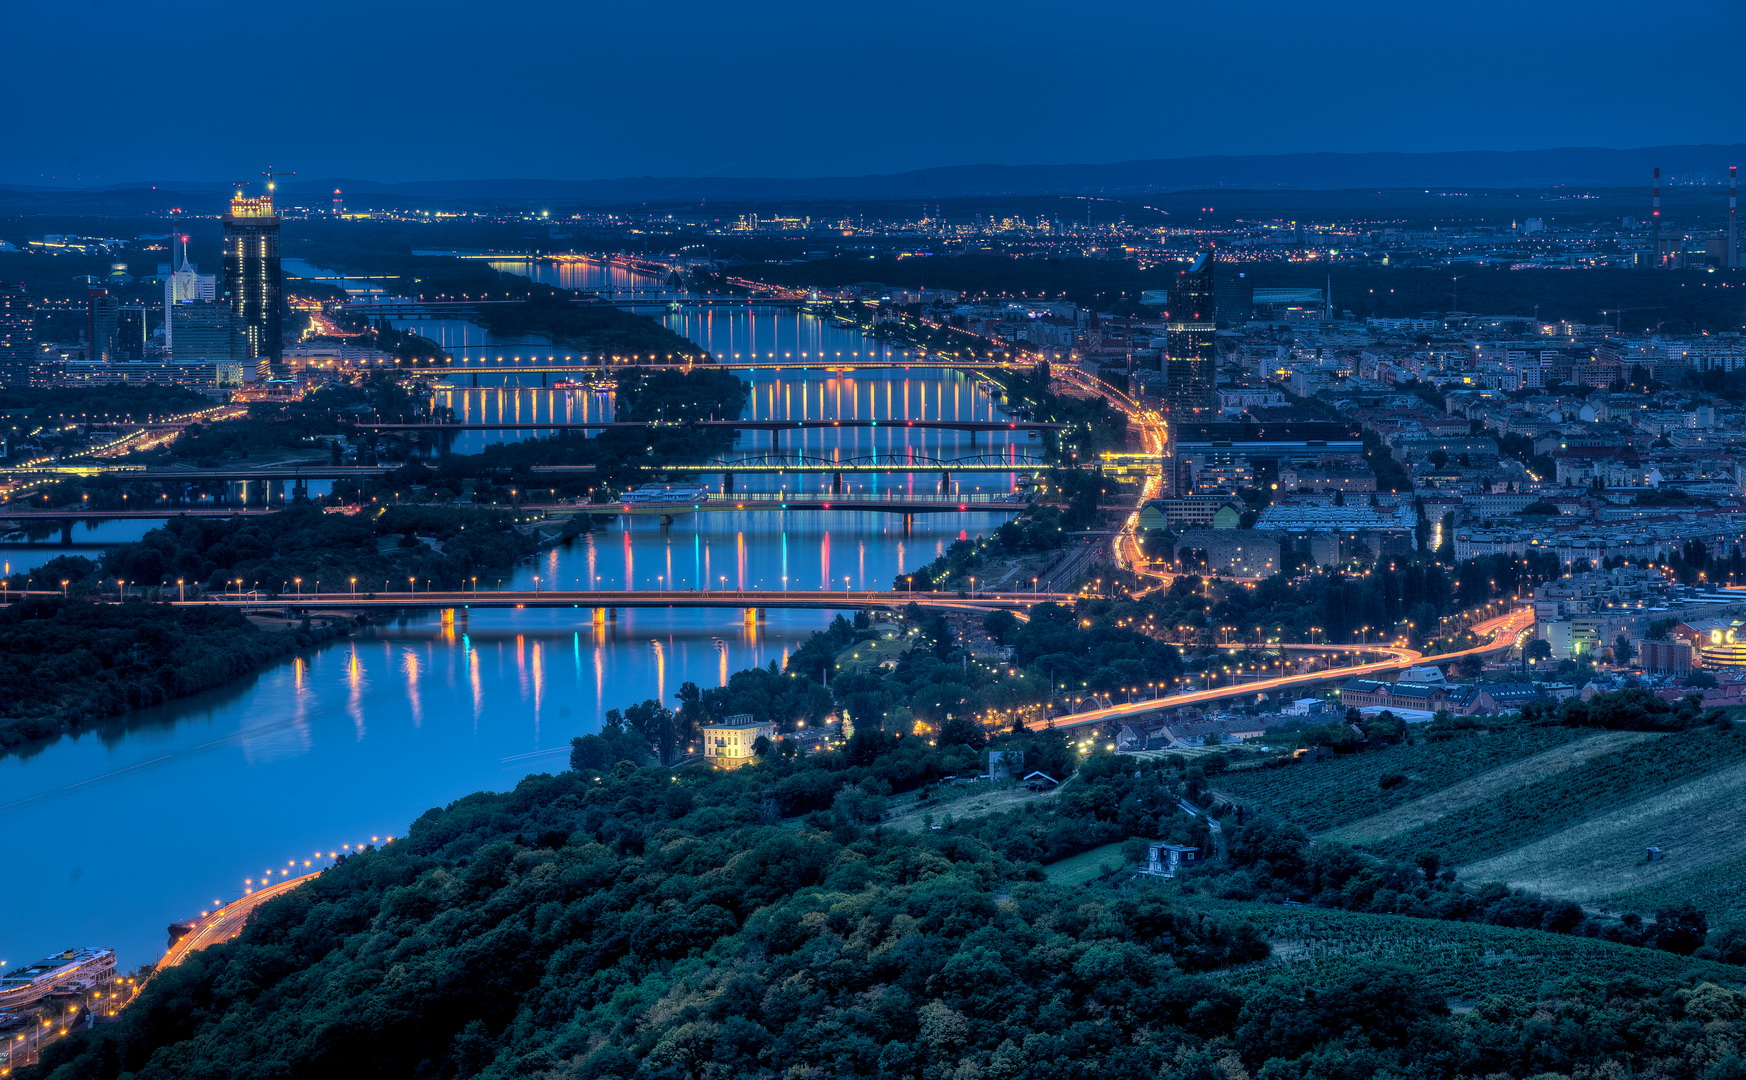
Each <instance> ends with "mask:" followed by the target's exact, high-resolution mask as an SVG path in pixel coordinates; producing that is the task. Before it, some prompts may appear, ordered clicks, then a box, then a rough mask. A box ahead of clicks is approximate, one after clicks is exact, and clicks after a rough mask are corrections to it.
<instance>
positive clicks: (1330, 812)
mask: <svg viewBox="0 0 1746 1080" xmlns="http://www.w3.org/2000/svg"><path fill="white" fill-rule="evenodd" d="M1596 735H1597V733H1596V732H1592V731H1579V730H1573V729H1570V728H1559V727H1544V728H1521V729H1505V730H1502V731H1496V732H1492V733H1491V734H1486V735H1470V736H1465V737H1462V738H1458V739H1451V740H1449V741H1447V742H1437V743H1420V744H1418V745H1414V746H1394V747H1389V748H1388V749H1386V750H1375V751H1371V752H1369V753H1364V754H1350V755H1342V756H1339V757H1334V758H1329V759H1327V760H1324V761H1317V762H1312V763H1308V764H1302V765H1289V766H1286V767H1284V768H1279V769H1254V770H1250V771H1246V772H1233V773H1227V774H1225V775H1223V776H1220V777H1218V778H1217V779H1216V780H1215V781H1214V782H1213V787H1214V788H1215V789H1216V790H1217V791H1218V792H1219V793H1220V794H1223V795H1225V796H1226V797H1227V798H1230V799H1233V800H1235V801H1237V802H1240V803H1244V804H1247V805H1249V806H1252V807H1254V808H1255V809H1257V810H1260V811H1261V812H1263V813H1266V814H1269V815H1272V816H1273V817H1277V818H1280V819H1281V820H1284V821H1290V822H1293V823H1295V824H1297V825H1299V826H1302V827H1303V828H1304V829H1305V830H1307V831H1309V832H1312V833H1319V832H1325V831H1327V830H1328V829H1333V828H1337V827H1339V826H1341V825H1347V824H1351V823H1352V822H1356V821H1361V820H1363V819H1366V818H1371V817H1374V816H1376V815H1377V814H1380V813H1382V812H1384V811H1386V810H1390V809H1393V808H1394V807H1397V806H1403V805H1405V804H1407V803H1410V802H1412V801H1413V800H1415V799H1420V798H1423V797H1424V796H1426V795H1429V794H1431V793H1433V792H1436V791H1441V790H1443V789H1445V788H1448V787H1450V786H1452V785H1454V784H1457V783H1460V782H1461V781H1463V780H1466V779H1469V778H1471V777H1474V776H1478V775H1480V774H1482V773H1486V772H1490V771H1491V770H1493V769H1497V768H1499V767H1500V766H1503V765H1508V764H1510V763H1511V762H1516V761H1521V760H1522V759H1525V758H1532V757H1534V756H1535V755H1537V754H1542V753H1545V752H1547V751H1549V750H1554V749H1557V748H1558V747H1561V746H1565V745H1567V744H1570V743H1575V742H1579V741H1581V740H1585V739H1592V738H1595V737H1596ZM1388 773H1395V774H1399V775H1400V776H1402V777H1403V778H1404V781H1403V782H1402V783H1399V784H1397V785H1395V786H1393V787H1390V788H1387V789H1384V788H1383V787H1382V785H1381V780H1382V778H1383V776H1384V775H1385V774H1388Z"/></svg>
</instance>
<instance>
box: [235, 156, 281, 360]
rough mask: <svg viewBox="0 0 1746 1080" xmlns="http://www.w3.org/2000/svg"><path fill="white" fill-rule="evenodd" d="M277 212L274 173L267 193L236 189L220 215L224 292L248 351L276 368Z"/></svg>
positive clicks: (278, 295)
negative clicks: (251, 193)
mask: <svg viewBox="0 0 1746 1080" xmlns="http://www.w3.org/2000/svg"><path fill="white" fill-rule="evenodd" d="M281 288H282V286H281V279H280V271H279V215H278V214H277V213H276V212H275V211H274V209H273V179H272V174H271V173H269V174H268V177H267V193H266V194H265V195H262V196H261V197H260V198H249V197H248V196H245V195H244V194H243V193H242V191H241V190H240V189H239V190H238V191H237V193H236V195H235V196H234V197H232V199H231V200H230V209H229V211H228V212H226V213H225V215H224V292H225V298H226V299H227V300H228V301H229V302H230V310H231V315H232V317H233V318H234V319H235V320H236V325H237V328H238V329H240V330H241V331H242V335H243V340H244V341H245V342H246V343H247V346H248V354H249V356H250V357H251V358H252V359H254V360H256V361H257V362H259V361H263V360H264V361H266V362H267V364H268V366H269V367H270V369H271V370H272V372H273V373H275V374H281V373H282V371H283V367H284V356H285V348H284V344H283V342H282V341H281V340H280V338H281V330H280V318H281V315H280V307H281V305H282V304H283V303H284V297H283V296H282V294H281Z"/></svg>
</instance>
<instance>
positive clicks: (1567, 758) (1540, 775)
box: [1325, 731, 1660, 844]
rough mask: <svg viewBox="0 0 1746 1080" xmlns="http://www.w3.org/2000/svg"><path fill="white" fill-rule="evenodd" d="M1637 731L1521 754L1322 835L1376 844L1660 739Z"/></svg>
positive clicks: (1610, 733) (1601, 735) (1599, 735)
mask: <svg viewBox="0 0 1746 1080" xmlns="http://www.w3.org/2000/svg"><path fill="white" fill-rule="evenodd" d="M1659 737H1660V736H1657V735H1651V734H1648V733H1645V732H1637V731H1606V732H1597V733H1595V734H1592V735H1589V736H1587V737H1585V738H1581V739H1575V740H1573V741H1571V742H1567V743H1565V744H1563V745H1562V746H1555V747H1553V748H1552V749H1550V750H1545V751H1542V752H1540V753H1538V754H1535V755H1534V756H1532V757H1527V758H1520V759H1518V760H1516V761H1513V762H1510V763H1509V764H1507V765H1503V766H1500V767H1498V768H1496V769H1490V770H1488V771H1486V772H1482V773H1480V774H1479V775H1478V776H1474V777H1471V778H1469V779H1467V780H1463V781H1461V782H1460V783H1458V784H1452V785H1450V786H1449V787H1446V788H1443V789H1442V790H1441V791H1434V792H1432V793H1431V794H1429V795H1426V796H1425V797H1424V798H1422V799H1414V800H1413V801H1412V802H1409V803H1404V804H1402V805H1400V806H1397V807H1395V808H1394V809H1392V810H1387V811H1384V812H1383V813H1380V814H1376V815H1374V816H1372V817H1367V818H1363V819H1361V820H1359V821H1354V822H1352V823H1351V824H1349V825H1342V826H1340V827H1339V828H1337V829H1334V830H1332V831H1330V832H1328V833H1326V834H1325V836H1326V838H1327V839H1329V840H1338V841H1340V842H1341V843H1346V844H1375V843H1379V842H1381V841H1383V840H1386V839H1388V838H1389V837H1392V836H1398V835H1400V834H1401V833H1404V832H1409V831H1411V830H1413V829H1418V828H1423V827H1424V826H1426V825H1429V824H1431V823H1433V822H1435V821H1439V820H1441V819H1443V818H1445V817H1447V816H1449V815H1451V814H1457V813H1460V812H1462V811H1465V810H1468V809H1470V808H1472V807H1475V806H1478V805H1479V804H1481V803H1484V802H1486V801H1488V800H1490V799H1492V798H1495V797H1496V796H1498V795H1501V794H1502V793H1504V792H1505V791H1508V790H1509V789H1510V788H1514V787H1520V786H1521V785H1523V784H1531V783H1534V782H1535V781H1538V780H1543V779H1545V778H1546V777H1549V776H1554V775H1556V774H1558V773H1561V772H1563V771H1564V770H1566V769H1570V768H1574V767H1576V766H1577V765H1580V764H1582V763H1583V762H1585V761H1588V760H1590V759H1592V758H1596V757H1600V756H1602V755H1605V754H1610V753H1612V752H1613V751H1615V750H1619V749H1622V748H1623V747H1625V746H1628V745H1630V744H1631V743H1634V742H1640V741H1642V740H1645V739H1654V738H1659Z"/></svg>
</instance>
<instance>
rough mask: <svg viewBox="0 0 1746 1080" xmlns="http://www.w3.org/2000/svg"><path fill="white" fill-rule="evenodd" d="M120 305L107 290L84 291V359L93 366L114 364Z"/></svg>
mask: <svg viewBox="0 0 1746 1080" xmlns="http://www.w3.org/2000/svg"><path fill="white" fill-rule="evenodd" d="M120 326H121V305H120V304H118V303H117V302H116V299H115V297H114V296H112V295H111V294H110V292H109V290H108V289H86V290H85V347H86V352H85V357H86V359H88V360H90V361H91V362H92V363H94V364H113V363H114V362H115V334H116V331H117V330H119V329H120Z"/></svg>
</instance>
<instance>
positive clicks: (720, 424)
mask: <svg viewBox="0 0 1746 1080" xmlns="http://www.w3.org/2000/svg"><path fill="white" fill-rule="evenodd" d="M192 422H195V423H197V422H198V421H192ZM647 427H680V428H738V429H743V430H746V431H814V430H822V429H829V428H868V429H877V428H888V429H893V430H907V429H910V428H915V429H917V430H928V431H969V432H978V431H1061V430H1064V429H1065V428H1066V427H1067V425H1066V424H1050V423H1044V422H1042V421H1036V420H687V421H684V422H675V423H672V424H664V423H659V422H657V423H653V424H650V423H644V422H641V421H635V420H595V421H568V420H552V421H547V422H546V423H543V424H542V423H538V422H535V421H526V422H519V421H518V422H515V423H472V422H458V423H431V424H359V425H358V428H359V429H360V430H363V431H386V432H399V431H608V430H611V429H613V428H647Z"/></svg>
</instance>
